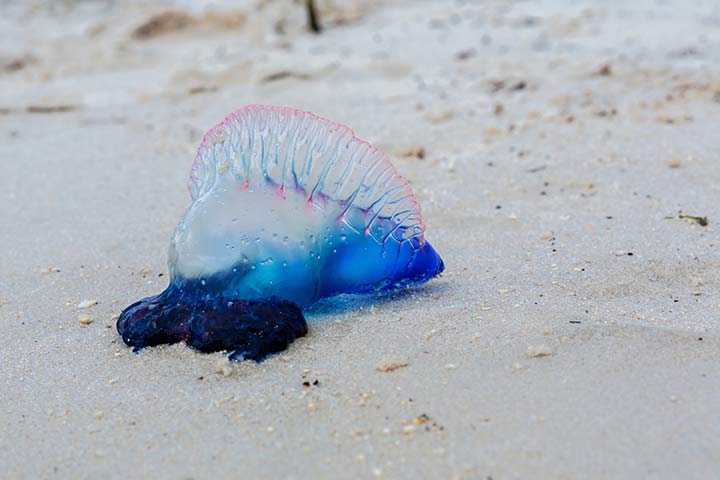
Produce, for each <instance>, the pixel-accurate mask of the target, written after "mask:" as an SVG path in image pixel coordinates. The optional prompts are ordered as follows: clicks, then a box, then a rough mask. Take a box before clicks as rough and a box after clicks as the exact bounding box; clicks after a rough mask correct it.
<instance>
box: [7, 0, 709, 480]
mask: <svg viewBox="0 0 720 480" xmlns="http://www.w3.org/2000/svg"><path fill="white" fill-rule="evenodd" d="M48 3H50V4H51V5H52V6H48V5H44V4H43V3H42V2H30V1H28V2H12V3H10V2H1V3H0V13H2V15H0V17H1V18H0V65H1V66H2V68H0V139H2V141H1V142H0V161H2V167H1V170H0V172H1V174H0V205H2V208H0V225H1V227H0V252H2V253H1V254H0V271H1V273H2V276H1V277H0V278H1V279H2V280H1V281H0V304H1V306H0V332H1V333H0V338H1V339H2V349H0V373H1V374H0V405H2V407H0V477H2V478H3V479H5V478H9V479H15V478H78V479H82V478H194V479H201V478H213V477H214V476H215V475H224V476H226V477H229V478H269V477H273V478H368V477H373V476H377V477H383V478H402V477H405V478H468V479H478V478H482V479H484V478H489V477H492V478H493V479H496V480H497V479H505V478H633V479H635V478H698V479H700V478H712V477H714V476H716V475H717V472H718V471H719V470H720V453H719V452H720V337H718V331H719V326H720V322H719V317H718V315H719V314H718V311H719V310H718V307H720V288H719V287H720V260H719V258H720V257H718V249H719V246H720V238H718V233H717V228H718V222H720V210H719V206H720V134H719V132H720V128H719V127H720V70H719V69H718V65H720V49H718V48H717V46H718V45H719V44H720V43H719V42H720V9H719V8H718V7H717V3H716V2H713V1H706V2H702V1H697V2H692V5H691V6H688V5H687V4H688V3H690V2H684V1H680V0H677V1H664V2H653V1H636V2H602V5H601V4H600V3H599V2H597V5H594V4H593V3H592V2H589V3H588V4H586V5H582V4H579V2H570V1H565V0H563V1H556V2H550V1H546V2H542V3H538V2H517V3H515V2H462V1H455V2H451V1H447V2H441V1H437V2H426V1H405V2H400V1H390V0H387V1H372V2H357V3H358V4H360V3H363V4H364V5H365V6H366V7H364V8H353V7H352V2H350V1H336V2H334V3H335V4H336V5H338V7H337V8H336V9H334V10H332V11H330V10H329V9H328V8H326V7H325V8H323V9H322V13H323V15H324V20H325V21H326V22H328V21H329V20H330V19H335V20H337V19H344V24H340V25H338V24H336V25H330V26H329V27H328V28H327V30H326V31H325V32H324V33H323V34H322V35H319V36H313V35H311V34H308V33H306V32H305V31H304V30H303V22H304V17H303V12H302V9H301V8H300V7H299V6H298V5H295V4H293V3H291V2H286V1H284V0H283V1H281V0H276V1H266V2H259V1H246V2H226V3H228V4H231V3H232V5H233V8H240V9H241V11H242V12H245V14H247V16H248V18H247V21H246V22H245V24H244V25H243V26H242V27H234V28H231V29H230V30H229V31H221V32H219V33H213V29H217V28H218V27H217V24H216V23H215V24H213V23H212V22H210V21H205V22H204V24H203V25H199V26H197V27H196V28H194V29H190V30H186V31H183V32H179V33H176V34H174V35H170V36H167V37H159V38H156V39H151V40H147V41H138V40H133V39H131V38H130V33H131V32H132V30H133V29H134V28H135V27H136V26H137V25H139V24H141V23H143V22H144V21H145V20H147V19H148V18H149V17H150V16H151V15H152V14H153V13H156V12H157V11H159V10H162V9H164V8H166V7H170V6H172V4H171V2H162V3H163V4H164V5H162V6H161V5H160V2H154V3H156V4H157V5H158V6H157V7H156V8H155V9H153V10H150V9H148V8H147V7H141V6H140V2H137V3H131V2H120V1H111V0H108V1H104V2H74V1H64V2H59V1H58V2H48ZM214 3H215V4H217V3H218V2H214ZM260 3H262V4H265V7H263V9H262V10H261V11H260V12H255V11H254V10H255V6H256V4H260ZM321 3H322V2H321ZM328 3H329V2H328ZM175 6H176V7H177V8H186V7H187V8H190V7H192V9H194V10H188V11H192V12H196V13H198V14H200V15H201V12H203V11H204V5H202V4H199V3H194V2H190V1H189V0H185V1H178V2H176V3H175ZM274 26H277V28H278V29H283V30H284V32H285V33H277V32H275V31H274V30H275V27H274ZM458 54H460V57H468V58H464V59H458V58H457V55H458ZM26 57H27V58H29V59H34V60H31V61H30V62H29V63H27V65H25V66H24V68H20V69H18V65H19V63H18V62H17V61H16V60H17V59H19V58H20V59H22V58H26ZM20 63H22V62H20ZM604 64H608V65H609V70H610V71H608V69H606V70H605V72H604V73H610V75H598V74H596V73H597V72H598V71H599V70H600V69H601V67H602V66H603V65H604ZM11 70H14V71H11ZM282 72H286V73H284V74H282V75H276V74H278V73H282ZM288 72H289V73H290V74H289V75H287V73H288ZM268 76H275V77H278V76H280V77H282V76H285V77H286V78H280V79H276V80H275V81H270V82H263V80H262V79H263V78H266V77H268ZM305 76H308V77H307V78H305ZM192 89H194V90H195V91H197V90H204V91H201V92H200V93H195V94H189V93H188V92H189V91H190V90H192ZM246 103H268V104H276V105H291V106H295V107H298V108H303V109H307V110H311V111H314V112H316V113H318V114H320V115H323V116H326V117H328V118H331V119H333V120H336V121H339V122H343V123H345V124H347V125H349V126H351V127H352V128H354V129H355V131H356V133H357V134H358V136H360V137H361V138H363V139H366V140H369V141H371V142H373V143H374V144H375V145H377V146H379V147H381V148H383V149H385V150H386V151H387V152H388V153H390V154H393V153H394V152H395V151H399V150H407V149H413V148H415V147H423V148H424V149H425V158H424V159H418V158H414V157H412V156H410V157H402V158H397V160H396V165H397V167H398V169H399V170H400V171H401V172H402V173H403V174H405V175H406V176H407V178H408V179H409V180H410V182H411V183H412V185H413V187H414V189H415V191H416V193H417V195H418V197H419V198H420V200H421V203H422V206H423V211H424V214H425V221H426V224H427V227H428V233H427V237H428V239H429V240H430V241H432V242H433V244H434V245H435V246H436V248H437V249H438V251H439V252H441V254H442V255H443V257H444V259H445V262H446V265H447V273H446V274H445V275H444V276H443V278H441V279H438V280H436V281H433V282H431V283H430V284H428V285H427V286H426V287H424V288H418V289H414V290H411V291H408V292H403V293H400V294H397V295H394V296H392V297H385V298H359V299H357V298H340V299H335V300H332V301H326V302H324V303H322V304H321V305H318V306H317V307H315V308H314V309H312V310H311V311H309V312H308V318H309V320H310V332H309V335H308V336H307V337H305V338H303V339H300V340H299V341H297V342H296V343H295V344H293V345H292V346H291V348H290V349H289V350H287V351H286V352H284V353H282V354H280V355H277V356H275V357H272V358H270V359H269V360H267V361H266V362H264V363H262V364H259V365H258V364H254V363H242V364H236V365H234V366H228V365H227V364H225V363H224V360H223V359H224V357H223V356H222V355H221V354H214V355H203V354H199V353H197V352H195V351H192V350H190V349H188V348H186V347H185V346H184V345H177V346H173V347H161V348H155V349H148V350H146V351H143V352H142V353H141V354H139V355H134V354H132V353H131V352H130V351H129V350H128V349H127V348H126V347H125V346H124V344H123V343H122V341H121V339H120V338H119V337H118V335H117V333H116V332H115V329H114V323H115V322H114V317H113V316H114V315H116V314H117V313H119V312H120V311H121V310H122V308H123V307H125V306H126V305H127V304H129V303H131V302H132V301H134V300H136V299H138V298H140V297H143V296H147V295H150V294H154V293H157V292H159V291H161V290H162V289H163V288H164V287H165V285H166V281H167V275H166V269H165V268H166V267H165V260H166V257H165V256H166V248H167V245H168V242H169V239H170V234H171V232H172V230H173V227H174V226H175V223H176V222H177V220H178V219H179V217H180V215H181V214H182V212H183V211H184V209H185V208H186V207H187V205H188V202H189V196H188V194H187V191H186V190H185V185H184V184H185V181H186V178H187V175H188V171H189V167H190V164H191V162H192V158H193V153H194V149H195V148H196V147H197V145H198V143H199V141H200V138H201V136H202V134H203V133H204V131H205V130H207V129H208V128H209V127H211V126H212V125H214V124H215V123H217V122H219V121H220V120H221V119H222V118H223V117H224V115H225V114H226V113H228V112H229V111H231V110H232V109H234V108H236V107H239V106H242V105H244V104H246ZM500 105H501V106H500ZM60 106H69V107H73V108H74V110H72V111H69V112H56V113H28V111H27V109H28V107H35V108H34V110H36V111H37V110H38V108H37V107H41V108H40V110H43V109H45V107H60ZM496 111H497V114H496V113H495V112H496ZM679 211H683V212H685V213H687V214H690V215H699V216H707V217H708V219H709V222H710V223H709V225H708V226H707V227H703V226H700V225H698V224H697V223H696V222H693V221H691V220H681V219H678V218H677V217H678V212H679ZM610 217H612V218H610ZM666 217H670V218H666ZM629 253H632V256H630V255H629ZM58 269H59V271H57V270H58ZM160 274H164V275H163V276H162V277H159V275H160ZM84 300H97V301H98V302H99V303H98V304H97V305H93V306H89V307H88V308H85V309H78V304H81V302H83V301H84ZM86 317H91V318H92V322H91V323H89V324H86V325H83V324H82V323H87V322H82V321H81V320H82V319H83V318H86ZM538 352H540V353H541V354H538ZM388 359H391V360H392V361H394V362H399V363H407V366H402V367H398V368H396V369H394V370H393V371H379V370H378V368H380V367H382V365H383V362H387V361H388ZM218 362H219V363H218ZM380 370H383V368H380ZM201 378H202V379H201ZM315 379H317V380H318V381H319V384H318V385H316V386H314V385H312V382H313V381H314V380H315ZM305 381H307V382H309V383H310V386H309V387H306V386H304V385H303V382H305ZM422 415H426V416H427V418H429V420H428V419H427V418H426V417H423V416H422Z"/></svg>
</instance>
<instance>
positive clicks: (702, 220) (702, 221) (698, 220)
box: [678, 214, 708, 227]
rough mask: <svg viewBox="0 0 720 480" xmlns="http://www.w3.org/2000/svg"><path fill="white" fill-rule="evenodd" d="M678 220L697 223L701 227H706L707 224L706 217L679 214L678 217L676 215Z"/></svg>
mask: <svg viewBox="0 0 720 480" xmlns="http://www.w3.org/2000/svg"><path fill="white" fill-rule="evenodd" d="M678 218H680V219H682V220H692V221H693V222H696V223H698V224H699V225H700V226H701V227H706V226H707V224H708V219H707V217H701V216H696V215H683V214H680V215H678Z"/></svg>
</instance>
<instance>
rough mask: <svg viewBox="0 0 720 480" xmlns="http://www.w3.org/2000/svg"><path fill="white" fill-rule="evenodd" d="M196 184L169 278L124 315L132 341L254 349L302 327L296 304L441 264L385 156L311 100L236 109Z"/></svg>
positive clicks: (210, 144) (124, 330)
mask: <svg viewBox="0 0 720 480" xmlns="http://www.w3.org/2000/svg"><path fill="white" fill-rule="evenodd" d="M188 187H189V189H190V194H191V196H192V200H193V202H192V204H191V205H190V207H189V209H188V210H187V212H186V213H185V215H184V217H183V219H182V220H181V221H180V223H179V224H178V226H177V229H176V231H175V234H174V236H173V239H172V242H171V245H170V253H169V267H170V276H171V281H170V285H169V287H168V289H167V290H166V291H165V292H163V293H162V294H160V295H158V296H156V297H151V298H148V299H145V300H141V301H140V302H137V303H135V304H133V305H131V306H130V307H128V308H127V309H126V310H125V311H124V312H123V313H122V315H121V317H120V319H119V320H118V331H119V332H120V334H121V335H122V337H123V339H124V340H125V342H126V343H128V344H129V345H132V346H134V347H137V348H142V347H144V346H147V345H156V344H159V343H173V342H176V341H181V340H186V341H187V342H188V344H190V345H192V346H195V347H197V348H200V349H201V350H230V351H233V352H235V353H234V355H235V356H236V357H238V358H240V357H242V358H253V359H256V360H259V359H262V358H263V357H264V356H265V355H267V354H268V353H272V352H274V351H279V350H282V349H284V348H285V347H286V346H287V344H288V343H290V342H292V340H293V339H294V338H295V337H297V336H301V335H304V334H305V332H306V325H305V321H304V319H303V317H302V314H301V313H300V310H299V308H298V307H304V306H307V305H310V304H312V303H313V302H315V301H316V300H318V299H320V298H323V297H328V296H332V295H336V294H340V293H364V292H373V291H382V290H391V289H396V288H401V287H405V286H408V285H414V284H419V283H422V282H425V281H427V280H429V279H430V278H432V277H434V276H436V275H438V274H439V273H440V272H442V270H443V268H444V266H443V262H442V260H441V259H440V257H439V255H438V254H437V253H436V252H435V250H434V249H433V247H432V246H431V245H430V244H429V243H428V242H427V241H426V240H425V239H424V225H423V224H422V220H421V215H420V208H419V206H418V204H417V202H416V200H415V197H414V195H413V193H412V191H411V190H410V187H409V186H408V184H407V182H406V181H405V180H404V179H403V178H402V176H401V175H400V174H399V173H398V172H397V171H396V170H395V168H394V167H393V166H392V164H391V163H390V161H389V160H388V159H387V157H385V156H384V155H383V154H382V152H380V151H379V150H377V149H375V148H374V147H372V146H370V145H369V144H367V143H365V142H363V141H361V140H359V139H357V138H356V137H355V136H354V134H353V132H352V131H351V130H350V129H348V128H347V127H344V126H341V125H338V124H335V123H332V122H330V121H328V120H325V119H321V118H319V117H317V116H315V115H313V114H311V113H307V112H302V111H298V110H293V109H288V108H277V107H263V106H248V107H244V108H242V109H240V110H237V111H236V112H234V113H232V114H231V115H229V116H228V117H227V118H226V119H225V120H224V121H223V122H222V123H221V124H219V125H217V126H216V127H215V128H213V129H212V130H210V131H209V132H208V133H207V134H206V135H205V138H204V139H203V142H202V144H201V146H200V148H199V150H198V154H197V157H196V159H195V163H194V164H193V168H192V173H191V175H190V180H189V182H188Z"/></svg>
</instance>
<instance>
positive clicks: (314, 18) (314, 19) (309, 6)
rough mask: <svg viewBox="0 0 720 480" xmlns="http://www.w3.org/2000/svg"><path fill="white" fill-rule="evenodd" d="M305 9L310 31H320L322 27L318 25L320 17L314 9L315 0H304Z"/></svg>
mask: <svg viewBox="0 0 720 480" xmlns="http://www.w3.org/2000/svg"><path fill="white" fill-rule="evenodd" d="M305 9H306V10H307V16H308V28H310V31H311V32H313V33H320V32H321V31H322V27H321V26H320V19H319V18H318V14H317V10H316V9H315V0H305Z"/></svg>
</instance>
